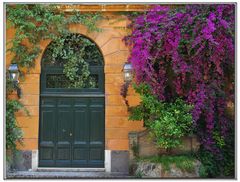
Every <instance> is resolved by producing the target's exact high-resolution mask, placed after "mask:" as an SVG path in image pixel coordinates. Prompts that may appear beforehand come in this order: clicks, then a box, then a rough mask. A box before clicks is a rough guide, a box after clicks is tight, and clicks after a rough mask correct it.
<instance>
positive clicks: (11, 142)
mask: <svg viewBox="0 0 240 182" xmlns="http://www.w3.org/2000/svg"><path fill="white" fill-rule="evenodd" d="M20 109H23V110H24V111H25V112H26V113H27V114H29V113H28V111H27V110H26V109H25V108H24V106H23V105H22V104H21V103H20V102H19V101H18V100H7V104H6V148H7V149H10V150H12V151H15V150H16V142H19V143H21V141H22V131H21V129H20V128H19V127H18V125H17V121H16V117H15V114H14V113H15V112H17V111H19V110H20Z"/></svg>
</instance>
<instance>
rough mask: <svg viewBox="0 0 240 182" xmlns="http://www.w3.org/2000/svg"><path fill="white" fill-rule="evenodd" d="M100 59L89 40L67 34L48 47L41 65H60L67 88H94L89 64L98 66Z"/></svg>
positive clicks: (78, 35) (94, 82) (96, 49)
mask: <svg viewBox="0 0 240 182" xmlns="http://www.w3.org/2000/svg"><path fill="white" fill-rule="evenodd" d="M102 59H103V58H102V55H101V53H100V52H99V50H98V48H97V47H96V45H95V44H94V43H93V42H91V41H90V40H89V39H87V38H85V37H83V36H82V35H80V34H67V35H66V36H64V37H61V39H59V40H57V41H55V42H52V43H51V44H50V45H49V46H48V48H47V49H46V51H45V53H44V56H43V64H49V65H54V64H57V65H58V66H59V65H62V66H63V73H64V74H65V76H66V78H67V79H68V82H69V83H68V87H69V88H85V87H88V88H94V87H95V86H96V81H95V80H94V79H93V78H92V77H90V71H89V64H99V60H102ZM90 60H91V61H92V62H91V63H89V61H90ZM100 64H102V63H100Z"/></svg>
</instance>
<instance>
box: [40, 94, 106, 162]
mask: <svg viewBox="0 0 240 182" xmlns="http://www.w3.org/2000/svg"><path fill="white" fill-rule="evenodd" d="M39 145H40V146H39V147H40V151H39V152H40V160H39V165H40V167H104V98H97V97H96V98H91V97H85V98H81V97H69V98H66V97H42V98H41V128H40V143H39Z"/></svg>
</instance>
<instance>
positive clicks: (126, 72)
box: [123, 63, 133, 82]
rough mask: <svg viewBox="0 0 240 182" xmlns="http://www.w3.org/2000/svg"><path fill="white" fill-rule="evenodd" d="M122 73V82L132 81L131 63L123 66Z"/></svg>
mask: <svg viewBox="0 0 240 182" xmlns="http://www.w3.org/2000/svg"><path fill="white" fill-rule="evenodd" d="M123 72H124V81H125V82H130V81H132V78H133V74H132V65H131V63H125V64H124V67H123Z"/></svg>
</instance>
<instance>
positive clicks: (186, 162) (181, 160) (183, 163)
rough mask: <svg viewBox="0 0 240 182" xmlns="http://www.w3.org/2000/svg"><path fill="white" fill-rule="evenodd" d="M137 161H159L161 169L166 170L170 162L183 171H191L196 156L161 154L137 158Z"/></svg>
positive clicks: (168, 168)
mask: <svg viewBox="0 0 240 182" xmlns="http://www.w3.org/2000/svg"><path fill="white" fill-rule="evenodd" d="M138 161H147V162H153V163H161V164H162V166H163V169H164V170H166V171H169V170H170V166H171V165H172V164H175V165H176V167H177V168H179V169H181V170H183V171H187V172H193V171H194V161H196V158H195V157H193V156H191V155H175V156H169V155H162V156H153V157H145V158H139V159H138Z"/></svg>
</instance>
